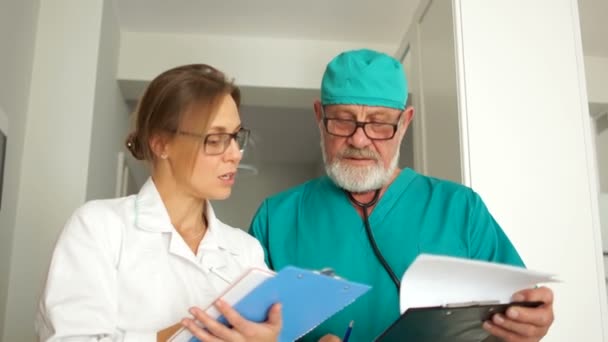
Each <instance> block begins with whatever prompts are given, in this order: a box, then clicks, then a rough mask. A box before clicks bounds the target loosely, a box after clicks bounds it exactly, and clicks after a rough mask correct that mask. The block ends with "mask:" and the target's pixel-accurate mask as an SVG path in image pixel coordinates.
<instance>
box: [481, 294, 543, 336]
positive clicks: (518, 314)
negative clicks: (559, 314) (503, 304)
mask: <svg viewBox="0 0 608 342" xmlns="http://www.w3.org/2000/svg"><path fill="white" fill-rule="evenodd" d="M513 301H514V302H523V301H526V302H536V301H539V302H543V303H544V304H543V305H541V306H539V307H537V308H524V307H521V306H513V307H510V308H509V309H508V310H507V312H506V317H505V315H501V314H496V315H494V316H493V318H492V322H490V321H486V322H485V323H484V325H483V326H484V329H486V330H487V331H488V332H490V333H491V334H492V335H494V336H497V337H500V338H502V339H503V340H504V341H505V342H537V341H540V339H541V338H542V337H544V336H545V335H546V334H547V331H549V327H550V326H551V324H552V323H553V291H551V289H549V288H547V287H540V288H536V289H527V290H523V291H520V292H517V293H516V294H514V295H513Z"/></svg>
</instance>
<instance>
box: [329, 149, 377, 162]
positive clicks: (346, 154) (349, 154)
mask: <svg viewBox="0 0 608 342" xmlns="http://www.w3.org/2000/svg"><path fill="white" fill-rule="evenodd" d="M338 158H340V159H341V158H361V159H373V160H375V161H378V160H380V156H379V155H378V154H377V153H376V152H374V151H372V150H367V149H359V148H350V147H347V148H346V149H344V150H343V151H341V152H340V153H338Z"/></svg>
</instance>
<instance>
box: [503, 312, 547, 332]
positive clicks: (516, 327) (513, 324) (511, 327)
mask: <svg viewBox="0 0 608 342" xmlns="http://www.w3.org/2000/svg"><path fill="white" fill-rule="evenodd" d="M492 323H494V325H496V326H498V327H500V328H502V329H504V330H506V331H509V332H511V333H513V334H514V335H518V336H524V337H541V336H543V335H544V333H545V329H543V328H542V327H538V326H536V325H532V324H527V323H521V322H517V321H514V320H511V319H508V318H506V317H505V316H503V315H501V314H496V315H494V316H493V317H492Z"/></svg>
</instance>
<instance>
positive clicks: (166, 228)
mask: <svg viewBox="0 0 608 342" xmlns="http://www.w3.org/2000/svg"><path fill="white" fill-rule="evenodd" d="M206 213H207V224H208V227H207V232H205V236H204V238H203V240H202V241H201V244H200V246H199V250H201V249H213V248H215V247H217V248H219V249H220V250H224V251H228V252H229V253H231V254H233V255H237V254H239V253H238V251H235V250H234V249H233V248H231V246H230V243H229V241H226V239H225V238H224V236H223V235H224V234H221V229H222V227H221V225H222V223H221V222H220V221H219V220H218V219H217V217H216V216H215V212H214V211H213V207H212V206H211V204H210V203H209V201H207V203H206ZM135 226H137V227H138V228H140V229H143V230H145V231H149V232H156V233H172V238H171V247H170V249H171V250H174V248H176V249H183V247H186V248H187V246H186V244H185V242H183V241H181V244H183V246H177V245H181V244H180V243H179V240H181V238H179V239H178V237H179V236H177V235H178V234H179V233H178V232H177V230H175V228H174V227H173V224H172V223H171V218H170V217H169V213H168V212H167V208H166V207H165V204H164V203H163V201H162V199H161V197H160V193H159V192H158V189H157V188H156V185H155V184H154V181H153V180H152V178H148V180H147V181H146V183H145V184H144V185H143V186H142V188H141V190H140V191H139V193H138V194H137V198H136V200H135ZM180 254H181V253H180Z"/></svg>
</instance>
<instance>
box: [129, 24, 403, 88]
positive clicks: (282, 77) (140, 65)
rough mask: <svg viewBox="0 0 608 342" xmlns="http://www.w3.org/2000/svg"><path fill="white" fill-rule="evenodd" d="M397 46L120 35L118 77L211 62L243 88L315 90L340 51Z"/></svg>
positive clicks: (143, 76)
mask: <svg viewBox="0 0 608 342" xmlns="http://www.w3.org/2000/svg"><path fill="white" fill-rule="evenodd" d="M363 47H368V48H373V49H377V50H380V51H383V52H386V53H389V54H392V53H393V52H394V50H395V48H396V46H392V45H381V44H380V45H379V44H370V43H363V42H333V41H313V40H289V39H270V38H237V37H229V36H205V35H187V34H160V33H138V32H123V36H122V39H121V49H120V64H119V69H118V78H119V79H120V80H151V79H153V78H154V77H155V76H156V75H158V74H159V73H160V72H162V71H164V70H166V69H169V68H171V67H174V66H177V65H181V64H187V63H207V64H211V65H213V66H215V67H217V68H219V69H220V70H222V71H225V72H226V73H228V74H229V75H230V76H232V77H235V78H236V79H237V81H238V84H239V85H242V86H262V87H279V88H302V89H318V88H319V86H320V83H321V75H322V74H323V71H324V69H325V66H326V65H327V62H328V61H329V60H330V59H331V58H333V57H334V56H335V55H337V54H338V53H339V52H342V51H344V50H348V49H354V48H363Z"/></svg>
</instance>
